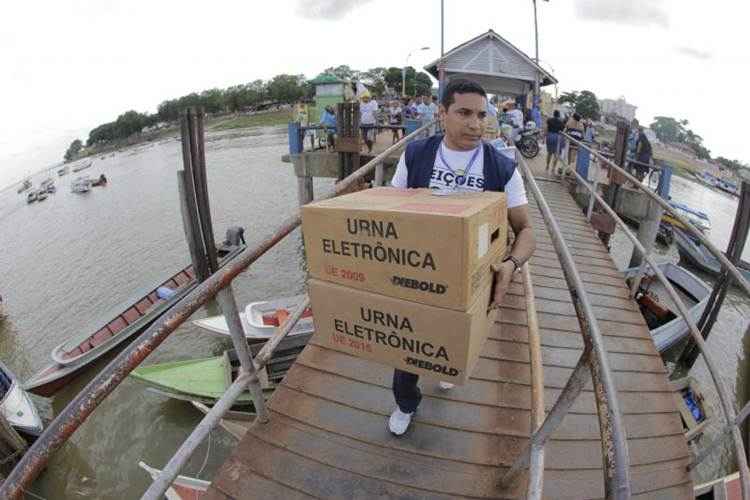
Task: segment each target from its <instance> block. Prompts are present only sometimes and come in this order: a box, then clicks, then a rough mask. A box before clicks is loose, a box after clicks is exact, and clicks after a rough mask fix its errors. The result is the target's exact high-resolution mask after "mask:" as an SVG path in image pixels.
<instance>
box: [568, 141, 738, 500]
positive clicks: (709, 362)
mask: <svg viewBox="0 0 750 500" xmlns="http://www.w3.org/2000/svg"><path fill="white" fill-rule="evenodd" d="M563 136H565V138H566V139H568V140H569V141H571V142H573V143H576V144H578V146H579V147H583V148H585V149H587V150H588V151H589V152H590V153H592V154H594V155H595V156H596V157H597V158H599V159H601V160H604V161H605V162H606V163H607V164H609V166H610V168H614V169H615V170H616V171H617V172H618V173H620V174H623V175H624V176H625V177H626V178H627V179H629V180H631V181H632V182H633V184H634V185H635V186H636V187H637V188H639V189H641V190H642V191H643V192H645V193H646V194H648V195H649V196H650V197H651V198H652V199H654V200H655V201H656V202H657V203H658V204H659V205H661V206H662V207H663V208H665V209H666V210H668V211H669V213H670V215H672V216H674V217H675V218H676V219H677V220H679V221H680V222H681V223H683V224H685V226H686V227H687V228H688V229H689V230H690V231H691V232H693V233H694V234H695V236H697V237H698V238H699V239H700V240H701V242H702V243H704V244H705V245H706V247H707V248H709V250H710V251H711V252H712V253H713V254H714V256H715V257H717V258H719V259H720V261H721V262H722V267H723V269H725V270H727V271H728V272H729V273H730V274H732V276H733V277H734V278H735V279H738V282H739V283H740V284H741V285H742V286H743V288H745V291H746V293H747V294H748V296H750V287H748V283H747V281H746V280H745V279H744V278H743V277H742V274H741V273H740V272H739V271H738V270H737V268H736V267H735V266H734V265H733V264H732V263H731V261H729V259H727V258H726V256H725V255H724V254H723V253H722V252H720V251H719V250H718V249H716V247H714V246H713V244H711V243H710V242H709V241H708V239H706V238H705V237H704V236H703V235H702V234H700V232H699V231H698V229H696V228H695V227H694V226H693V225H692V224H691V223H690V222H689V221H687V220H685V219H684V218H683V217H682V216H680V215H679V214H677V213H676V212H675V211H674V210H673V209H672V207H671V206H670V205H669V203H667V202H666V201H665V200H664V199H662V198H661V197H660V196H658V195H657V194H655V193H652V192H650V191H649V190H647V189H645V188H644V187H643V185H641V183H640V182H638V180H637V179H636V178H635V177H633V176H632V175H630V174H629V173H627V172H626V171H625V170H624V169H623V168H622V167H620V166H619V165H616V164H615V163H613V162H611V161H610V160H608V159H607V158H605V157H603V156H602V155H600V154H599V153H598V152H597V151H595V150H593V149H591V148H589V147H588V146H586V145H585V144H583V143H582V142H580V141H578V140H577V139H575V138H573V137H570V136H569V135H568V134H565V133H563ZM563 165H564V167H565V168H566V169H567V170H568V171H570V172H571V173H572V174H573V175H574V176H575V179H576V181H578V182H579V183H580V184H581V185H583V186H584V187H585V188H586V189H587V190H588V191H589V193H591V198H590V200H591V202H590V204H589V209H588V217H589V219H590V217H591V212H592V205H593V204H594V203H595V202H597V203H598V205H599V206H600V207H601V208H602V209H603V210H604V211H605V212H607V214H609V215H610V216H611V217H612V218H613V219H614V221H615V223H616V224H617V226H618V227H619V228H620V229H621V230H622V232H623V234H625V236H626V237H627V238H628V239H629V240H630V241H631V242H632V243H633V246H634V248H635V249H636V250H637V251H638V253H639V254H640V255H641V256H642V258H643V261H644V264H642V265H641V266H640V270H639V275H640V274H642V272H643V271H644V270H645V266H646V265H648V266H649V267H650V268H651V269H652V270H653V272H654V275H655V276H656V277H657V279H658V280H659V281H660V282H661V284H662V285H663V286H664V288H665V289H666V291H667V293H668V294H669V296H670V298H671V299H672V300H673V301H674V303H675V305H676V306H677V309H678V310H679V312H680V315H681V316H682V318H683V320H684V321H685V323H686V324H687V325H688V329H689V331H690V335H691V336H692V338H693V340H694V342H695V344H696V346H697V347H698V350H699V352H700V354H701V355H702V356H703V359H704V361H705V363H706V367H707V368H708V372H709V373H710V375H711V379H712V381H713V383H714V385H715V386H716V390H717V393H718V395H719V400H720V402H721V407H722V410H723V413H724V417H725V418H726V424H727V426H728V427H731V435H732V440H733V442H734V451H735V458H736V460H737V467H738V469H739V473H740V483H741V485H742V498H743V499H745V500H747V499H748V498H750V471H748V465H747V457H746V455H745V447H744V445H743V442H742V437H741V435H740V431H739V427H738V418H737V415H736V413H735V409H734V406H733V404H732V400H731V398H730V396H729V392H728V391H727V389H726V387H725V385H724V382H723V381H722V379H721V377H720V376H719V375H718V372H717V370H716V365H715V363H714V361H713V359H712V357H711V356H709V354H708V353H707V352H706V343H705V341H704V339H703V336H702V335H701V333H700V331H699V330H698V327H697V326H696V324H695V322H694V321H693V319H692V318H691V316H690V312H689V311H688V308H687V306H685V303H684V302H683V300H682V298H681V297H680V295H679V294H678V293H677V291H676V290H675V288H674V286H673V285H672V283H670V282H669V280H668V279H667V278H666V276H665V275H664V273H663V272H662V271H661V269H660V268H659V266H658V265H657V264H656V262H654V260H653V258H652V257H651V253H650V252H648V251H647V250H646V249H645V248H644V247H643V245H642V244H641V242H640V241H638V238H637V237H636V236H635V235H634V234H633V232H632V231H631V230H630V228H629V227H628V226H627V224H626V223H625V222H624V221H623V220H622V219H621V218H620V217H619V216H618V215H617V213H616V212H615V211H614V209H612V207H610V206H609V205H607V203H606V202H605V201H604V199H603V198H602V197H601V196H600V195H599V194H598V193H597V192H596V185H597V183H596V181H594V182H593V183H591V184H589V182H587V180H586V179H584V178H583V176H581V175H580V174H579V173H578V172H577V171H576V169H575V168H573V166H571V165H568V164H566V163H564V162H563ZM639 278H640V276H637V277H636V278H634V280H633V281H634V284H636V283H637V282H638V280H639ZM633 292H634V291H633ZM739 423H741V420H739ZM704 457H705V455H701V456H699V458H700V459H703V458H704ZM694 465H695V464H694V463H692V462H691V464H690V465H688V469H690V468H691V467H694Z"/></svg>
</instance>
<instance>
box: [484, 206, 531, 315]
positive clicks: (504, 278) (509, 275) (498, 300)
mask: <svg viewBox="0 0 750 500" xmlns="http://www.w3.org/2000/svg"><path fill="white" fill-rule="evenodd" d="M508 222H510V227H511V228H512V229H513V234H515V236H516V237H515V240H514V241H513V247H512V248H511V250H510V253H509V254H508V255H510V256H512V257H513V258H515V259H516V260H517V261H518V262H519V264H521V265H523V264H524V263H525V262H526V261H528V260H529V259H530V258H531V256H532V255H533V253H534V249H535V248H536V239H535V238H534V229H533V228H532V227H531V219H530V218H529V205H528V204H524V205H519V206H517V207H513V208H509V209H508ZM515 270H516V265H515V264H514V263H513V261H510V260H508V261H505V262H503V263H502V264H500V266H499V269H498V271H497V272H496V273H495V274H496V276H495V293H494V296H493V298H492V302H493V305H495V306H500V305H501V304H502V302H503V298H505V292H506V291H507V290H508V286H509V285H510V282H511V280H512V279H513V273H514V271H515Z"/></svg>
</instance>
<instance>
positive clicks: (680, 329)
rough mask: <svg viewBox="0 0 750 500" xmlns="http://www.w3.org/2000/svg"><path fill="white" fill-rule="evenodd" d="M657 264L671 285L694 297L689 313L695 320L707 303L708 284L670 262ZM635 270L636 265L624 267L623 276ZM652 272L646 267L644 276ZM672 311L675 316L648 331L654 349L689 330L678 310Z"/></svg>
mask: <svg viewBox="0 0 750 500" xmlns="http://www.w3.org/2000/svg"><path fill="white" fill-rule="evenodd" d="M658 266H659V268H660V269H661V271H662V272H663V273H664V275H665V276H666V277H667V279H668V280H669V281H670V282H671V283H672V284H673V285H676V286H677V287H679V288H680V289H682V290H683V291H684V292H685V293H687V294H688V295H690V296H692V297H693V298H694V299H695V301H696V303H695V304H694V305H693V306H692V307H690V308H689V313H690V318H691V319H692V320H693V322H697V321H698V319H699V318H700V317H701V315H702V314H703V311H704V310H705V309H706V305H707V304H708V299H709V296H710V295H711V289H710V288H709V286H708V285H707V284H706V283H705V282H704V281H703V280H701V279H700V278H698V277H697V276H695V275H694V274H693V273H691V272H690V271H688V270H686V269H684V268H682V267H680V266H677V265H675V264H672V263H670V262H665V263H662V264H658ZM637 271H638V268H636V267H633V268H630V269H626V270H625V277H626V278H629V277H631V276H634V275H635V273H636V272H637ZM653 274H654V273H653V271H652V270H651V269H650V268H649V269H647V272H646V276H653ZM673 312H674V313H675V314H676V315H677V317H676V318H674V319H673V320H672V321H670V322H668V323H666V324H664V325H662V326H659V327H658V328H654V329H652V330H651V331H650V333H651V337H652V338H653V340H654V344H655V345H656V349H657V350H658V351H659V352H662V351H665V350H666V349H668V348H670V347H671V346H673V345H674V344H675V343H677V342H678V341H679V340H680V339H682V338H683V337H685V336H686V335H687V334H688V332H689V327H688V324H687V322H686V321H685V319H684V318H683V317H682V315H680V314H679V311H673Z"/></svg>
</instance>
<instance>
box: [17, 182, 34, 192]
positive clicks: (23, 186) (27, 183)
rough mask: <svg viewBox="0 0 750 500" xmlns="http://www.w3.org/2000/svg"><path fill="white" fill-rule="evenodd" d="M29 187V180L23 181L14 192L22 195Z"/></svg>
mask: <svg viewBox="0 0 750 500" xmlns="http://www.w3.org/2000/svg"><path fill="white" fill-rule="evenodd" d="M30 187H31V181H30V180H29V179H24V180H23V182H22V183H21V186H20V187H19V188H18V191H16V192H17V193H18V194H21V193H23V192H24V191H26V190H27V189H29V188H30Z"/></svg>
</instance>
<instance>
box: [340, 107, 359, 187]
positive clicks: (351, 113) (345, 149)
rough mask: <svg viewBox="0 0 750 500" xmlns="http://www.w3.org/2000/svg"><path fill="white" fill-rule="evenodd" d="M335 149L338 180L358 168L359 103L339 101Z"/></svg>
mask: <svg viewBox="0 0 750 500" xmlns="http://www.w3.org/2000/svg"><path fill="white" fill-rule="evenodd" d="M336 131H337V134H338V137H337V138H336V151H337V152H338V153H339V166H340V172H339V180H341V179H344V178H346V177H348V176H349V175H350V174H352V173H353V172H354V171H355V170H357V169H358V168H359V166H360V165H359V103H358V102H340V103H338V104H337V109H336Z"/></svg>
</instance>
